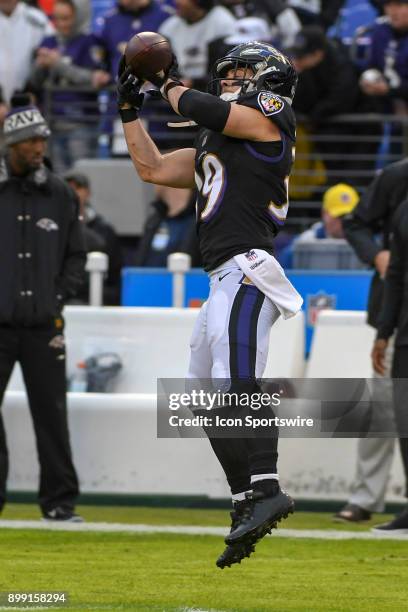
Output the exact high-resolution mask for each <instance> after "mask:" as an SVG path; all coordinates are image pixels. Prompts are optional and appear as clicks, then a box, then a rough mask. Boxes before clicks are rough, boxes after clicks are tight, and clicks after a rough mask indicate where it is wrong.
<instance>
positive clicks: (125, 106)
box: [116, 55, 144, 123]
mask: <svg viewBox="0 0 408 612" xmlns="http://www.w3.org/2000/svg"><path fill="white" fill-rule="evenodd" d="M140 87H141V82H140V81H139V79H138V78H137V77H136V76H135V75H134V74H132V72H131V67H130V66H126V60H125V56H124V55H122V58H121V60H120V62H119V68H118V84H117V88H116V96H117V97H116V99H117V103H118V108H119V114H120V116H121V119H122V122H123V123H127V122H129V121H135V120H136V119H137V118H138V116H139V111H140V109H141V108H142V105H143V99H144V94H142V93H140ZM129 107H130V108H129Z"/></svg>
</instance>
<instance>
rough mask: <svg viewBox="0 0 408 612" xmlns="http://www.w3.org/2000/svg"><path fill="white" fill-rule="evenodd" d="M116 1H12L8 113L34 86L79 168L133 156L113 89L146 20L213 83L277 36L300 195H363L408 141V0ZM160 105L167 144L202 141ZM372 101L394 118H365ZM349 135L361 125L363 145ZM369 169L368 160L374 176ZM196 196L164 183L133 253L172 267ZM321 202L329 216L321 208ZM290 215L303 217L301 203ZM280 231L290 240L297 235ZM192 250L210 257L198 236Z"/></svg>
mask: <svg viewBox="0 0 408 612" xmlns="http://www.w3.org/2000/svg"><path fill="white" fill-rule="evenodd" d="M106 6H107V5H106V2H103V3H102V2H101V1H100V0H37V1H36V0H31V1H27V2H24V1H23V0H0V124H1V123H3V121H4V117H5V116H6V114H7V112H8V111H9V110H10V108H11V106H13V105H14V106H18V105H19V104H20V105H21V99H22V98H21V92H25V94H27V93H28V94H29V95H30V98H31V100H32V102H33V103H36V104H37V105H38V106H40V108H41V110H42V112H43V114H44V115H45V117H46V119H47V121H48V123H49V125H50V127H51V131H52V137H51V139H50V151H49V153H50V160H51V162H50V163H51V164H52V166H53V169H54V171H56V172H58V173H66V172H71V171H72V168H73V166H74V165H75V162H77V161H78V160H80V159H83V158H88V159H89V158H97V157H110V156H115V155H116V156H117V155H121V154H122V155H123V148H122V149H121V146H120V144H119V145H118V144H117V138H116V135H117V133H118V131H120V127H119V124H118V122H117V121H116V120H115V118H116V107H115V104H114V103H113V94H112V90H113V88H114V83H115V79H116V73H117V67H118V63H119V59H120V57H121V54H122V53H123V51H124V49H125V46H126V43H127V41H128V40H129V39H130V38H131V37H132V36H133V35H134V34H136V33H138V32H141V31H159V32H161V33H162V34H163V35H165V36H166V37H167V38H168V39H169V40H170V42H171V44H172V46H173V49H174V51H175V53H176V56H177V58H178V63H179V67H180V71H181V73H182V76H183V80H184V82H185V83H186V85H188V86H192V87H195V88H198V89H201V90H205V89H206V88H207V86H208V83H209V80H210V79H211V66H212V64H213V62H214V61H215V59H217V58H218V57H220V56H222V55H223V54H225V53H226V52H227V51H228V50H229V49H231V48H232V47H233V46H235V45H237V44H239V43H241V42H246V41H249V40H254V39H256V40H259V41H263V42H270V43H272V44H273V45H274V46H276V47H277V48H279V49H280V50H282V51H283V52H284V53H286V54H287V55H288V56H289V57H290V58H291V59H292V61H293V63H294V65H295V67H296V69H297V71H298V73H299V84H298V89H297V93H296V96H295V99H294V109H295V112H296V114H297V117H298V122H299V128H298V148H297V160H296V166H295V172H294V175H293V180H292V185H291V191H292V193H291V198H292V200H295V201H296V199H300V200H307V199H308V198H309V199H312V198H313V197H314V198H315V199H316V193H317V194H318V198H317V199H318V200H319V202H320V203H321V201H322V194H323V192H324V191H325V190H327V189H328V188H330V187H332V186H333V185H336V184H338V183H340V184H342V183H347V184H348V185H349V186H350V188H352V189H356V190H357V192H358V193H359V194H360V193H361V192H362V190H363V189H364V188H365V187H366V186H367V184H368V183H369V182H370V180H371V178H372V175H373V173H374V171H375V170H377V169H380V168H381V165H382V162H381V160H383V159H384V157H383V156H382V154H383V152H384V147H385V148H386V149H387V151H388V152H389V153H390V158H389V160H388V161H392V160H393V159H398V158H399V157H401V156H402V155H403V153H404V151H403V130H404V122H403V121H397V120H396V118H398V117H400V116H404V115H407V109H408V106H407V101H408V0H361V1H360V0H359V1H358V2H357V1H356V0H220V1H214V0H117V3H116V4H114V0H112V6H111V8H110V10H109V11H108V12H106ZM146 107H147V109H146V110H145V111H144V114H145V117H144V118H145V120H146V121H148V122H149V124H150V125H149V129H150V133H152V134H153V136H154V137H155V140H156V142H157V144H158V146H159V148H160V149H162V150H165V149H167V150H168V149H172V148H176V147H177V148H179V147H180V146H189V145H191V142H192V139H193V137H194V134H193V133H192V130H191V129H189V130H188V129H172V128H169V127H168V125H167V122H168V120H169V119H170V120H171V118H172V117H171V115H170V113H169V110H168V106H167V105H166V104H165V103H164V102H163V101H157V100H151V104H148V105H146ZM372 113H376V114H377V115H381V117H382V118H384V117H389V118H390V120H389V121H385V122H384V121H380V120H378V119H377V120H376V121H372V120H371V121H368V122H366V121H365V120H363V119H362V120H359V119H358V117H363V116H364V117H370V116H371V117H372V116H373V115H371V114H372ZM344 115H346V117H345V118H344V117H343V119H342V122H340V124H339V123H333V120H332V119H333V117H336V118H337V119H338V118H339V116H340V118H341V116H344ZM345 133H351V134H352V136H353V143H352V150H351V149H350V140H349V139H347V138H346V137H343V138H342V137H341V134H345ZM119 136H120V135H119ZM119 140H120V138H119ZM115 142H116V145H115ZM0 148H1V142H0ZM383 165H384V164H383ZM356 167H358V168H359V169H360V170H361V168H364V167H367V168H368V170H369V172H368V173H367V175H366V177H365V178H364V177H363V178H362V177H361V175H360V176H357V175H358V173H356ZM299 176H301V177H303V179H302V180H301V181H300V182H301V184H299V178H298V177H299ZM85 178H86V177H85ZM307 181H309V185H308V188H307V189H306V190H305V182H307ZM316 189H317V191H316ZM193 199H194V198H193V195H192V194H191V193H190V192H189V191H187V190H177V191H176V192H175V190H171V189H166V188H162V189H159V190H157V192H156V197H155V201H154V202H153V204H152V208H151V212H150V214H149V215H148V220H147V224H146V231H145V235H144V236H143V238H142V240H141V241H140V245H139V247H140V248H139V251H138V253H137V254H136V255H135V258H136V259H135V260H133V262H132V263H139V264H140V265H165V261H166V257H167V254H168V253H169V252H171V251H172V250H174V249H175V248H176V247H178V246H179V242H180V241H181V240H182V241H183V243H185V242H186V240H187V241H188V237H189V236H190V234H192V233H193V232H192V229H191V227H192V225H193V217H194V211H193V204H192V201H193ZM322 210H323V221H324V218H325V214H326V213H327V210H326V209H325V208H323V209H322ZM309 213H310V215H309V218H308V220H309V221H310V220H311V218H312V217H314V220H315V221H317V219H316V217H317V216H318V215H319V214H320V210H319V209H317V210H316V209H314V210H313V211H309ZM290 214H291V215H292V217H293V216H296V207H292V212H291V213H290ZM326 221H327V219H326ZM190 226H191V227H190ZM294 228H295V230H298V231H299V230H300V229H304V228H305V224H303V226H302V225H301V224H299V225H298V226H296V225H295V226H294ZM186 236H187V238H186ZM280 240H281V243H279V242H278V244H277V247H278V250H284V249H286V248H287V247H288V246H290V244H291V243H292V240H293V235H291V236H289V238H287V236H285V234H282V236H281V239H280ZM155 244H156V245H159V246H161V248H159V249H155V248H154V245H155ZM191 252H192V254H193V264H194V263H195V264H199V256H198V254H197V253H195V252H194V247H191ZM290 259H291V256H289V259H288V261H290ZM288 265H290V264H289V263H288Z"/></svg>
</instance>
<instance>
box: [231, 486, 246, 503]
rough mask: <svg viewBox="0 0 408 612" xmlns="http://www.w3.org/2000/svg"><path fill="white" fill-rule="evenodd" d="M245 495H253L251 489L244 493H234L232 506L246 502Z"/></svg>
mask: <svg viewBox="0 0 408 612" xmlns="http://www.w3.org/2000/svg"><path fill="white" fill-rule="evenodd" d="M245 493H251V489H249V490H248V491H242V493H233V495H232V496H231V497H232V504H233V505H234V504H236V503H237V502H241V501H245V500H246V497H245Z"/></svg>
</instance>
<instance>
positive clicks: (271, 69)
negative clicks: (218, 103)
mask: <svg viewBox="0 0 408 612" xmlns="http://www.w3.org/2000/svg"><path fill="white" fill-rule="evenodd" d="M238 68H241V69H244V70H246V69H248V68H251V70H252V75H251V76H249V77H246V75H245V73H244V76H240V77H239V78H232V79H231V80H233V81H234V82H235V83H236V84H238V83H239V84H240V86H241V89H240V92H239V96H242V95H244V94H246V93H248V94H249V93H252V92H254V91H261V90H267V91H273V92H275V93H276V94H278V95H280V96H282V97H283V98H287V99H288V100H289V102H292V100H293V96H294V95H295V90H296V85H297V73H296V70H295V68H294V67H293V65H292V64H291V62H290V60H289V59H288V58H287V57H286V56H284V55H283V54H282V53H280V51H278V50H277V49H275V47H272V45H269V44H266V43H259V42H256V41H254V42H249V43H244V44H242V45H238V46H237V47H235V48H234V49H232V50H231V51H230V52H229V53H228V54H227V55H226V56H225V57H222V58H220V59H219V60H217V61H216V62H215V64H214V67H213V70H212V79H211V81H210V83H209V91H210V93H213V94H215V95H218V96H219V95H220V93H221V81H223V80H225V75H226V74H227V73H228V71H229V70H234V71H235V72H236V71H237V69H238Z"/></svg>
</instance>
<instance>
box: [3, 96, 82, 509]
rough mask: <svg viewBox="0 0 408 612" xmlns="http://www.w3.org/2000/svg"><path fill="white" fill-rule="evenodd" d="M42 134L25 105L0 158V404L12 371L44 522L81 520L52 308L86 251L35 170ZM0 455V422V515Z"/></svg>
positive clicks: (55, 189) (13, 119)
mask: <svg viewBox="0 0 408 612" xmlns="http://www.w3.org/2000/svg"><path fill="white" fill-rule="evenodd" d="M49 135H50V131H49V129H48V126H47V125H46V123H45V120H44V118H43V117H42V115H41V114H40V112H39V111H38V109H37V108H35V107H33V106H27V107H19V108H15V109H12V110H11V111H10V113H9V114H8V115H7V117H6V120H5V122H4V138H5V143H6V147H7V150H6V155H5V157H4V158H1V159H0V201H1V208H0V211H1V224H0V244H1V251H2V253H1V257H0V283H1V292H0V401H1V400H2V399H3V395H4V391H5V389H6V386H7V383H8V380H9V378H10V375H11V372H12V370H13V367H14V364H15V363H16V362H17V361H18V362H19V363H20V365H21V368H22V372H23V377H24V381H25V384H26V388H27V395H28V400H29V404H30V410H31V415H32V418H33V423H34V429H35V434H36V438H37V449H38V457H39V461H40V488H39V505H40V507H41V511H42V514H43V516H44V518H46V519H50V520H69V521H75V520H80V517H78V516H77V515H76V514H75V513H74V504H75V499H76V497H77V496H78V479H77V475H76V473H75V469H74V466H73V463H72V459H71V449H70V442H69V434H68V425H67V412H66V379H65V346H64V336H63V327H64V323H63V319H62V316H61V310H62V307H63V304H64V301H65V300H66V299H67V298H68V297H70V296H72V295H74V294H75V293H76V291H77V289H78V288H79V287H80V286H81V284H82V282H83V276H84V264H85V250H84V245H83V234H82V226H81V222H80V221H79V218H78V202H77V199H76V196H75V194H74V193H73V191H72V190H71V189H70V188H69V187H68V186H67V185H66V184H65V183H64V182H63V181H62V180H60V179H59V178H58V177H57V176H56V175H54V174H53V173H52V172H50V171H49V170H48V169H47V168H46V167H45V166H44V163H43V161H44V153H45V148H46V140H47V138H48V136H49ZM7 472H8V454H7V446H6V439H5V432H4V427H3V422H2V419H1V415H0V510H1V508H2V506H3V505H4V503H5V499H6V479H7Z"/></svg>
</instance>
